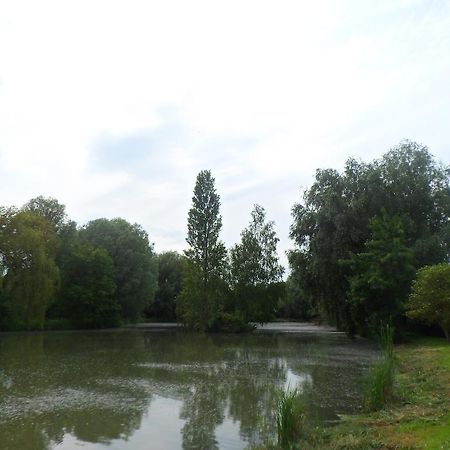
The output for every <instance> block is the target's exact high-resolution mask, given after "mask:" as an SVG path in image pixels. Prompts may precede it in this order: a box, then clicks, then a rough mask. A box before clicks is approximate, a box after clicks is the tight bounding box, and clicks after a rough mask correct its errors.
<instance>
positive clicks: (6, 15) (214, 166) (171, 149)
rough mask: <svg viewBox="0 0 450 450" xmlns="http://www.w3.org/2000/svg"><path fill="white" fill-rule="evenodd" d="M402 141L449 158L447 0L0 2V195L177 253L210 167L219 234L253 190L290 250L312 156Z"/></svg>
mask: <svg viewBox="0 0 450 450" xmlns="http://www.w3.org/2000/svg"><path fill="white" fill-rule="evenodd" d="M405 138H409V139H412V140H417V141H419V142H421V143H424V144H426V145H428V146H429V148H430V150H431V152H432V153H433V154H434V155H435V156H436V157H437V159H439V160H441V161H443V162H445V163H448V162H449V160H450V145H449V144H450V142H449V141H450V2H449V1H446V0H443V1H432V0H429V1H412V0H411V1H408V0H387V1H362V0H355V1H344V0H339V1H337V0H336V1H312V0H309V1H300V0H294V1H285V0H273V1H264V0H256V1H246V0H238V1H235V0H223V1H214V0H205V1H197V0H180V1H174V0H157V1H156V0H155V1H152V0H146V1H132V0H126V1H112V0H107V1H96V0H89V1H84V0H77V1H64V0H56V1H47V0H39V1H36V0H31V1H22V0H0V180H1V186H0V205H17V206H21V205H22V204H23V203H25V202H26V201H27V200H29V199H30V198H32V197H35V196H37V195H44V196H51V197H56V198H57V199H58V200H59V201H60V202H61V203H64V204H65V205H66V207H67V212H68V214H69V215H70V217H71V218H72V219H74V220H76V221H77V222H78V223H79V224H80V225H81V224H84V223H86V222H87V221H89V220H91V219H95V218H99V217H108V218H112V217H117V216H120V217H123V218H125V219H127V220H129V221H131V222H138V223H140V224H142V225H143V227H144V228H145V229H146V230H147V231H148V233H149V235H150V239H151V241H152V242H154V243H155V249H156V251H158V252H160V251H163V250H169V249H175V250H182V249H183V248H185V235H186V229H187V225H186V220H187V212H188V210H189V207H190V204H191V197H192V190H193V187H194V184H195V178H196V175H197V173H198V172H199V171H200V170H201V169H211V171H212V173H213V176H214V177H215V178H216V187H217V190H218V192H219V194H220V195H221V202H222V209H221V212H222V216H223V224H224V226H223V232H222V238H223V240H224V241H225V242H226V244H227V245H232V244H234V243H235V242H237V241H238V240H239V237H240V236H239V235H240V231H241V230H242V228H243V227H245V226H246V224H247V223H248V221H249V216H250V210H251V208H252V205H253V204H254V203H259V204H261V205H262V206H264V207H265V208H266V210H267V214H268V217H269V218H270V219H273V220H275V222H276V230H277V232H278V235H279V237H280V239H281V242H280V246H279V252H280V255H283V253H284V251H285V250H286V249H287V248H289V247H290V246H291V243H290V241H289V238H288V233H289V226H290V223H291V217H290V210H291V207H292V205H293V203H294V202H296V201H299V200H300V199H301V191H302V189H303V188H305V187H307V186H309V185H310V184H311V182H312V179H313V176H314V171H315V169H316V168H319V167H320V168H327V167H333V168H336V169H342V168H343V165H344V162H345V160H346V159H347V157H349V156H355V157H358V158H362V159H364V160H371V159H373V158H376V157H379V156H381V155H382V154H383V153H384V152H385V151H387V150H388V149H389V148H390V147H392V146H394V145H396V144H397V143H399V141H401V140H402V139H405ZM282 260H283V263H286V258H285V257H284V256H282Z"/></svg>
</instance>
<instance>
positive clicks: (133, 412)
mask: <svg viewBox="0 0 450 450" xmlns="http://www.w3.org/2000/svg"><path fill="white" fill-rule="evenodd" d="M373 355H374V352H373V351H371V350H370V349H369V348H368V347H367V345H362V344H361V343H352V342H350V341H347V340H344V338H339V337H331V336H328V337H321V336H314V335H309V336H304V335H303V336H300V335H283V334H252V335H238V336H237V335H199V334H190V333H186V332H182V331H176V332H175V331H170V332H169V331H166V332H142V331H113V332H74V333H37V334H23V335H21V334H14V335H2V336H0V442H1V448H2V449H4V450H10V449H11V450H16V449H18V448H20V449H23V450H28V449H30V450H31V449H33V450H41V449H51V448H54V447H55V446H56V445H57V444H59V445H58V449H62V450H65V449H66V448H68V447H69V445H66V444H65V443H66V441H67V437H68V436H73V437H74V439H76V440H78V441H81V442H83V443H92V444H97V445H96V446H95V448H100V447H101V446H102V445H101V444H104V445H105V446H106V445H107V444H109V443H111V442H112V441H114V448H119V449H121V448H134V447H133V445H137V444H133V439H134V437H135V435H136V434H137V433H138V430H139V432H142V433H145V430H146V429H152V430H153V431H155V430H156V431H155V432H160V433H163V432H164V433H181V440H182V446H183V448H184V449H186V450H187V449H208V450H211V449H217V448H220V447H221V445H220V442H219V439H218V437H217V435H216V434H217V429H218V427H219V426H220V425H221V424H224V423H231V422H235V423H236V424H238V425H239V430H240V433H239V434H240V441H239V439H238V438H239V437H237V438H236V442H234V443H233V444H232V445H235V448H243V447H244V446H245V445H248V444H250V445H254V444H258V443H265V442H269V441H270V440H272V439H273V437H274V433H275V413H276V401H277V389H280V388H283V387H284V386H285V385H286V383H287V379H288V378H289V376H291V377H292V376H297V379H299V380H305V379H307V380H312V383H313V385H314V389H313V392H314V393H315V395H316V398H314V404H315V412H316V415H317V417H322V418H323V417H327V418H333V417H334V416H335V414H336V412H345V411H346V410H347V411H351V410H352V408H354V403H355V402H357V401H358V395H359V391H358V389H357V388H356V389H355V388H354V387H353V385H354V384H355V381H357V380H358V379H359V378H360V375H361V372H362V371H363V370H364V368H365V367H366V366H367V364H368V363H369V361H370V359H371V358H372V357H373ZM356 385H357V384H356ZM155 396H157V398H158V399H164V398H166V399H172V401H175V402H176V403H175V404H178V405H179V409H178V410H175V409H174V408H172V406H171V407H170V411H171V414H172V412H173V416H164V417H158V411H152V414H151V415H148V414H147V413H148V412H149V411H150V410H151V407H152V405H151V402H152V399H154V398H155ZM352 402H353V403H352ZM156 403H158V402H156ZM172 410H173V411H172ZM175 415H176V416H177V417H175ZM150 416H151V421H149V419H148V417H150ZM180 419H181V422H180ZM180 427H181V429H180ZM154 445H155V446H156V443H154ZM99 446H100V447H99ZM178 446H179V444H178ZM71 448H72V447H71ZM86 448H88V449H89V445H86ZM168 448H177V447H176V446H175V444H173V446H172V447H168Z"/></svg>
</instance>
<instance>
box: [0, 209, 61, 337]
mask: <svg viewBox="0 0 450 450" xmlns="http://www.w3.org/2000/svg"><path fill="white" fill-rule="evenodd" d="M58 245H59V240H58V238H57V236H56V234H55V232H54V230H53V228H52V226H51V225H50V223H49V222H48V221H47V220H46V219H44V218H42V217H40V216H39V215H37V214H34V213H32V212H27V211H19V212H17V211H12V210H9V211H7V210H3V211H2V220H1V226H0V249H1V250H0V261H1V272H0V273H1V274H2V281H1V284H0V286H1V289H2V294H1V301H2V306H1V310H2V312H3V315H4V316H3V317H2V319H1V320H0V324H1V325H2V326H3V327H4V328H7V329H9V328H11V329H26V330H30V329H42V328H43V326H44V321H45V312H46V310H47V308H48V307H49V305H50V304H51V303H52V302H53V301H54V299H55V294H56V290H57V287H58V284H59V270H58V267H57V266H56V264H55V255H56V252H57V249H58Z"/></svg>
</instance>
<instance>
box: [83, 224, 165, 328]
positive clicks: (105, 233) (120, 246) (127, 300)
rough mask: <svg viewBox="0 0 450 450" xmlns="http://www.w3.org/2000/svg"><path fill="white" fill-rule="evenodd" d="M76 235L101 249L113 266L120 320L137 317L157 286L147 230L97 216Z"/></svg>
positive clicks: (155, 270)
mask: <svg viewBox="0 0 450 450" xmlns="http://www.w3.org/2000/svg"><path fill="white" fill-rule="evenodd" d="M80 238H81V239H82V240H85V241H87V242H89V243H90V244H91V245H93V246H95V247H102V248H104V249H105V250H106V251H107V252H108V254H109V256H110V257H111V259H112V261H113V265H114V282H115V284H116V293H115V297H116V299H117V302H118V303H119V305H120V307H121V317H122V318H123V319H124V320H130V321H134V320H137V319H138V318H139V317H140V315H141V314H142V312H143V310H144V309H145V308H146V307H148V306H149V305H150V304H151V303H152V301H153V299H154V295H155V291H156V289H157V278H158V263H157V259H156V255H155V253H154V251H153V245H152V244H150V242H149V238H148V235H147V233H146V232H145V231H144V230H143V229H142V227H141V226H140V225H138V224H130V223H129V222H127V221H126V220H124V219H120V218H117V219H112V220H108V219H97V220H93V221H91V222H89V223H88V224H87V225H86V226H85V227H84V228H83V229H81V231H80Z"/></svg>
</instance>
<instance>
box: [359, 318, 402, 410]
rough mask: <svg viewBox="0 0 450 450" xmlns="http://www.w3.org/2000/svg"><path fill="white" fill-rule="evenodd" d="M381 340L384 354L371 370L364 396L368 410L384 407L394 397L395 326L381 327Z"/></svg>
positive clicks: (364, 404)
mask: <svg viewBox="0 0 450 450" xmlns="http://www.w3.org/2000/svg"><path fill="white" fill-rule="evenodd" d="M379 342H380V345H381V350H382V352H383V356H382V359H381V361H379V362H377V363H376V364H375V365H374V366H373V367H372V369H371V370H370V372H369V375H368V377H367V380H366V388H365V392H364V398H363V408H364V410H365V411H366V412H372V411H378V410H380V409H382V408H383V407H384V406H385V405H386V402H387V401H388V400H389V399H390V398H391V397H392V392H393V387H394V372H395V366H394V328H393V327H392V326H391V325H384V326H382V327H381V328H380V332H379Z"/></svg>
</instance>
